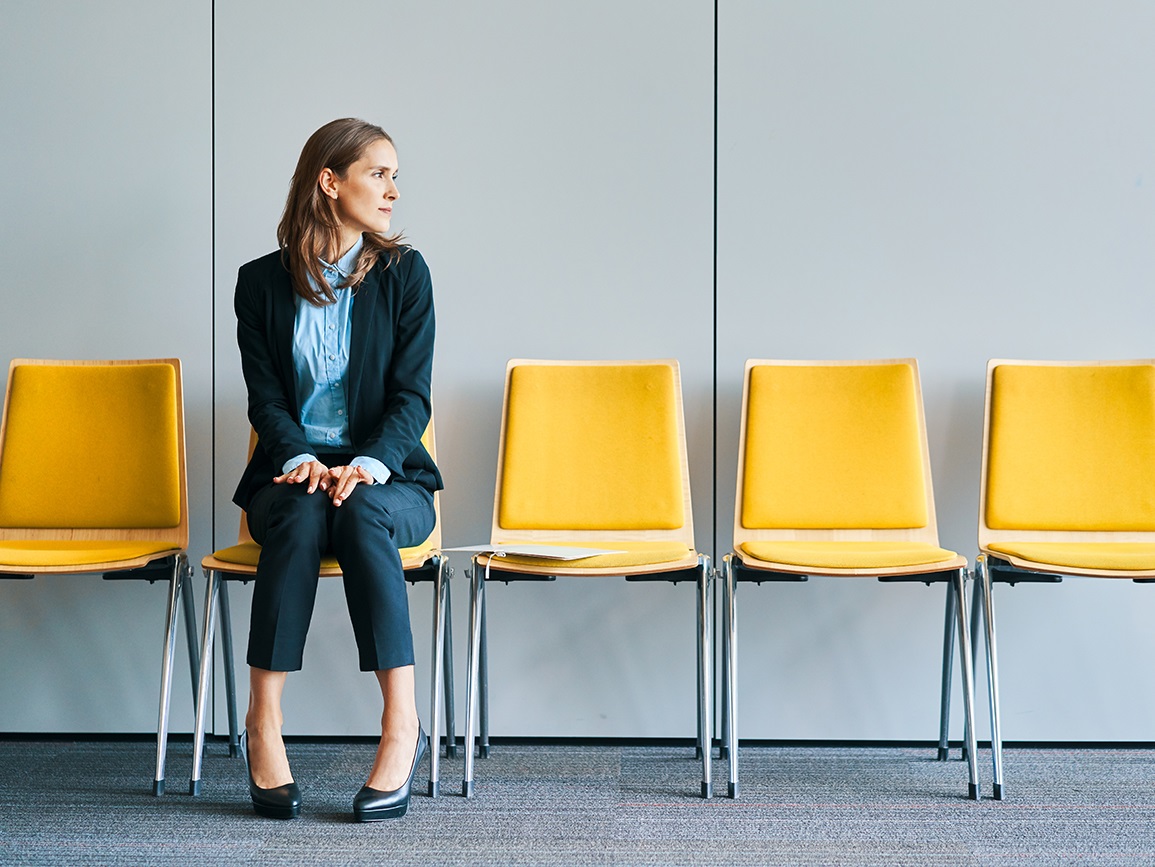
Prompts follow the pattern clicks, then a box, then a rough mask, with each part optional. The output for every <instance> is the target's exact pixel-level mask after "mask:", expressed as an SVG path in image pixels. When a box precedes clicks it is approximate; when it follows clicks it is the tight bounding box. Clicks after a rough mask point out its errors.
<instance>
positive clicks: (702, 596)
mask: <svg viewBox="0 0 1155 867" xmlns="http://www.w3.org/2000/svg"><path fill="white" fill-rule="evenodd" d="M712 579H713V576H712V573H711V570H710V559H709V558H708V557H706V556H700V557H699V558H698V684H699V690H698V724H699V728H700V730H701V733H702V735H701V743H702V747H703V749H702V797H703V798H709V797H711V796H712V794H713V791H712V789H713V787H712V785H711V781H710V764H711V759H712V756H711V753H712V752H713V750H712V749H711V743H712V741H713V738H712V737H711V735H710V722H711V720H710V717H711V716H713V714H712V713H711V712H710V711H709V709H708V701H709V697H710V694H711V692H710V658H711V655H710V640H711V637H712V636H711V632H712V630H711V629H710V620H711V618H710V613H711V611H712V609H713V605H712V604H711V603H712V601H713V598H714V593H713V591H714V585H713V580H712Z"/></svg>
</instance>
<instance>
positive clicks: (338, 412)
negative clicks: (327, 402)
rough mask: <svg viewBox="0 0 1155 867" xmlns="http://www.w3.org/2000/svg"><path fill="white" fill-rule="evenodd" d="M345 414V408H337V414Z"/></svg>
mask: <svg viewBox="0 0 1155 867" xmlns="http://www.w3.org/2000/svg"><path fill="white" fill-rule="evenodd" d="M344 414H345V410H343V409H339V410H337V415H344Z"/></svg>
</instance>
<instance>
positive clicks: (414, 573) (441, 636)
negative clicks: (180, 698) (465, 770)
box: [189, 419, 457, 798]
mask: <svg viewBox="0 0 1155 867" xmlns="http://www.w3.org/2000/svg"><path fill="white" fill-rule="evenodd" d="M424 439H425V442H426V443H427V447H428V449H429V453H430V456H431V457H432V458H433V459H434V460H436V458H437V454H436V445H435V438H434V433H433V420H432V419H430V421H429V427H428V429H427V430H426V436H425V438H424ZM256 442H257V439H256V433H255V432H253V433H252V434H251V436H250V438H249V452H248V453H249V455H250V456H251V455H252V452H253V449H254V448H255V446H256ZM433 509H434V513H435V515H436V521H435V523H434V526H433V532H432V533H431V534H430V536H429V538H428V539H427V540H426V541H425V543H424V544H423V545H421V546H418V547H417V548H412V549H406V548H403V549H401V554H402V558H401V565H402V567H403V568H404V569H405V580H406V581H408V582H409V583H410V584H416V583H418V582H419V581H432V582H433V653H432V657H431V659H432V666H431V668H432V677H431V686H430V699H429V705H430V710H429V712H430V722H429V725H430V743H431V745H432V749H431V750H430V752H429V754H430V759H429V795H430V797H433V798H436V797H437V796H438V795H439V794H440V792H441V776H440V757H441V756H440V740H441V712H442V703H441V702H442V696H444V702H445V704H444V711H445V728H446V734H445V751H446V756H447V757H450V758H452V757H454V756H456V755H457V741H456V735H455V727H456V721H455V718H454V706H453V634H452V631H451V629H450V626H451V624H452V622H453V615H452V601H451V596H450V589H449V588H450V578H451V577H452V575H453V569H452V568H451V567H450V566H449V561H448V559H447V558H446V557H445V555H444V554H442V552H441V497H440V493H439V492H435V493H434V495H433ZM237 544H239V545H245V544H255V542H254V540H253V537H252V534H251V533H250V532H249V523H248V516H247V514H246V513H244V512H241V522H240V529H239V530H238V533H237ZM217 553H220V552H217ZM201 569H202V570H203V571H204V573H205V578H206V579H207V586H206V588H205V607H204V611H205V615H204V634H203V636H202V638H201V668H200V676H199V679H198V684H199V689H198V692H197V702H196V708H197V710H196V729H195V731H194V734H193V770H192V775H191V777H190V779H189V794H191V795H198V794H200V789H201V772H202V767H203V758H204V742H205V728H206V718H207V715H208V710H207V708H208V701H209V682H210V680H211V674H212V657H213V650H212V649H213V636H214V634H215V632H216V617H217V613H218V611H219V613H220V618H221V646H222V649H223V651H224V674H225V692H226V696H227V700H226V708H227V711H228V721H229V755H230V756H231V757H235V756H236V755H237V753H238V724H237V688H236V671H235V663H234V658H233V640H232V616H231V614H230V612H229V599H228V591H227V589H226V582H228V581H240V582H242V583H246V584H247V583H248V582H249V581H252V580H253V579H254V578H255V577H256V575H257V568H256V567H255V566H248V565H244V564H239V563H233V562H230V561H228V560H222V559H220V558H219V557H217V556H216V553H214V554H211V555H209V556H207V557H205V558H204V559H203V560H202V561H201ZM320 577H322V578H340V577H341V569H340V567H339V566H336V565H335V564H334V565H328V564H325V563H322V566H321V570H320Z"/></svg>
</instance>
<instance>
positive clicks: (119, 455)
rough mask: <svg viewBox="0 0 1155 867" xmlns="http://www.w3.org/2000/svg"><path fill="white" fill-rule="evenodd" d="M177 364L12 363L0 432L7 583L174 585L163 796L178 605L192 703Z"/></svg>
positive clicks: (165, 668) (0, 554) (1, 552)
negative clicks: (52, 579) (51, 578)
mask: <svg viewBox="0 0 1155 867" xmlns="http://www.w3.org/2000/svg"><path fill="white" fill-rule="evenodd" d="M186 482H187V480H186V477H185V442H184V404H183V398H182V396H181V369H180V361H179V360H177V359H175V358H165V359H157V360H141V361H135V360H134V361H47V360H41V359H29V358H18V359H15V360H14V361H13V362H12V364H11V366H10V368H9V371H8V389H7V393H6V395H5V399H4V416H3V422H2V423H0V578H14V577H17V578H18V577H24V578H31V577H32V576H33V575H47V574H55V575H76V574H83V573H95V572H99V573H103V575H104V577H105V578H108V579H113V578H139V579H144V580H147V581H149V583H152V582H155V581H167V582H168V585H169V592H168V611H167V616H166V619H165V633H164V645H163V652H162V662H161V683H160V713H159V718H158V721H157V742H156V774H155V777H154V779H153V793H154V794H157V795H160V794H162V793H163V792H164V765H165V752H166V749H167V743H168V720H169V696H170V694H171V685H172V664H173V654H174V653H175V649H176V617H177V600H178V598H179V599H180V600H181V601H182V603H183V608H184V617H185V629H186V631H187V632H188V635H189V664H190V667H191V669H192V671H193V672H194V673H193V675H192V678H193V680H192V683H193V694H194V696H195V694H196V675H195V671H196V669H197V659H196V641H195V638H194V637H193V636H194V633H195V632H196V623H195V620H194V614H193V602H192V595H191V593H192V589H191V587H190V584H189V579H191V575H192V572H191V569H190V568H189V565H188V559H187V557H186V554H185V549H186V548H187V547H188V494H187V490H186Z"/></svg>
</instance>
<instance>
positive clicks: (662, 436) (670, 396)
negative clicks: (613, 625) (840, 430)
mask: <svg viewBox="0 0 1155 867" xmlns="http://www.w3.org/2000/svg"><path fill="white" fill-rule="evenodd" d="M490 543H491V545H492V546H503V545H508V546H513V547H517V546H526V545H533V546H562V547H567V546H568V547H579V548H597V549H602V550H612V551H615V552H616V553H611V554H599V555H595V556H588V557H584V558H581V559H576V560H564V561H559V560H556V559H551V558H549V557H535V556H517V555H514V554H509V555H505V556H493V557H491V556H488V555H486V554H484V553H482V554H478V555H476V556H475V557H474V559H473V568H472V569H471V582H470V644H469V666H468V671H469V675H468V681H467V690H468V695H469V698H468V702H467V704H466V723H465V778H464V781H463V786H462V791H463V794H464V795H465V796H466V797H472V795H473V752H474V751H473V737H474V731H475V711H476V709H477V706H478V702H479V697H480V696H483V695H484V693H485V673H484V668H483V665H482V661H481V657H482V655H483V653H484V647H485V644H484V635H483V633H484V617H485V583H486V580H487V579H488V578H498V579H500V580H502V581H511V580H517V579H528V580H549V579H552V578H554V577H557V576H580V577H592V576H605V575H614V576H623V577H625V578H626V579H627V580H667V581H673V582H677V581H688V580H693V581H696V582H697V587H698V594H697V597H698V628H697V646H698V749H699V751H700V754H701V757H702V785H701V793H702V796H703V797H706V798H708V797H710V750H709V749H708V745H709V744H710V740H711V739H710V715H709V713H708V712H707V702H706V697H707V696H708V695H709V694H710V680H709V678H710V672H711V667H710V653H709V650H710V637H709V626H710V624H709V618H708V617H707V616H706V614H707V612H708V611H709V610H710V593H711V589H712V582H711V578H712V574H711V568H710V560H709V558H708V557H706V556H705V555H702V554H699V553H698V552H697V551H696V550H695V548H694V527H693V518H692V514H691V508H690V479H689V469H688V464H687V459H686V437H685V422H684V418H683V412H682V391H681V380H680V371H679V369H678V363H677V362H676V361H672V360H664V361H527V360H522V359H516V360H513V361H510V362H509V365H508V367H507V369H506V378H505V397H504V401H503V408H502V423H501V439H500V445H499V447H498V466H497V484H496V488H495V495H494V507H493V523H492V527H491V531H490ZM481 715H482V717H483V721H484V717H485V716H486V708H485V705H484V701H483V704H482V710H481ZM704 747H705V748H704Z"/></svg>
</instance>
